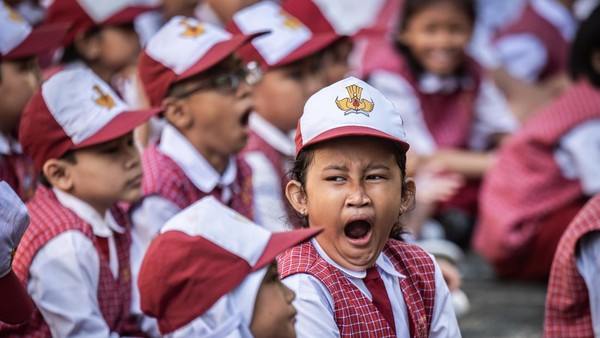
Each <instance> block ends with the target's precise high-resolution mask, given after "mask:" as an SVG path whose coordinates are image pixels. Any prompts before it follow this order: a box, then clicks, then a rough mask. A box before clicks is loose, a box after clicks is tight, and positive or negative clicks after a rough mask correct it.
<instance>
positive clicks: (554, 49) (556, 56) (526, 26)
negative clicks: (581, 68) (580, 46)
mask: <svg viewBox="0 0 600 338" xmlns="http://www.w3.org/2000/svg"><path fill="white" fill-rule="evenodd" d="M518 34H531V35H533V36H535V37H536V38H537V39H538V41H539V42H541V43H542V45H543V46H544V48H545V49H546V53H547V54H546V55H547V59H546V63H545V65H544V67H542V68H541V69H540V75H539V77H538V79H537V80H538V81H543V80H546V79H548V78H549V77H551V76H553V75H556V74H559V73H561V72H563V71H565V70H566V68H567V62H568V60H569V51H570V48H569V46H570V42H569V41H567V40H565V38H564V37H563V35H562V34H561V32H560V31H559V29H558V28H557V27H556V26H554V25H553V24H552V23H550V22H549V21H548V20H546V18H544V17H543V16H541V15H540V14H539V13H538V12H537V11H535V9H534V8H533V7H532V5H531V4H527V5H525V7H524V8H523V11H522V12H521V16H520V17H519V18H518V19H517V20H516V21H515V22H513V23H512V24H510V25H508V26H507V27H506V28H504V29H503V30H501V31H500V32H499V33H498V34H497V35H496V36H495V37H494V40H495V41H498V40H500V39H502V38H503V37H506V36H510V35H518Z"/></svg>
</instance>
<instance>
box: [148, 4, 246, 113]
mask: <svg viewBox="0 0 600 338" xmlns="http://www.w3.org/2000/svg"><path fill="white" fill-rule="evenodd" d="M254 36H255V35H243V34H238V35H232V34H231V33H229V32H227V31H225V30H223V29H222V28H220V27H217V26H215V25H212V24H209V23H201V22H200V21H198V20H196V19H193V18H186V17H183V16H176V17H174V18H172V19H171V20H169V22H167V23H166V24H165V25H164V26H163V27H162V28H161V29H160V30H159V31H158V32H157V33H156V34H154V35H153V36H152V38H151V39H150V40H149V41H148V43H147V44H146V47H145V48H144V50H143V51H142V54H141V56H140V59H139V62H138V70H139V74H140V79H141V81H142V84H143V86H144V90H145V91H146V95H147V96H148V100H149V101H150V105H151V106H159V105H160V104H161V103H162V100H163V99H164V98H165V95H166V94H167V90H168V89H169V86H170V85H171V84H173V83H175V82H178V81H181V80H184V79H187V78H189V77H192V76H194V75H197V74H200V73H202V72H203V71H205V70H207V69H209V68H210V67H212V66H214V65H216V64H217V63H218V62H220V61H222V60H224V59H225V58H226V57H228V56H229V55H231V54H232V53H234V52H235V51H236V50H238V49H239V48H240V47H241V46H243V45H244V44H245V43H246V42H248V41H249V40H250V39H252V38H253V37H254Z"/></svg>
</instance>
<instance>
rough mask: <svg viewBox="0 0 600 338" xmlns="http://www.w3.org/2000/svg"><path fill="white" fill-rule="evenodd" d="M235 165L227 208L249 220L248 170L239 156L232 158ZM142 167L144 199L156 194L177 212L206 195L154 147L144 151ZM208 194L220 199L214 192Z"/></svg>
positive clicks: (251, 210)
mask: <svg viewBox="0 0 600 338" xmlns="http://www.w3.org/2000/svg"><path fill="white" fill-rule="evenodd" d="M236 164H237V170H238V171H237V177H236V181H235V183H234V186H233V196H232V199H231V201H230V202H229V203H228V206H229V207H230V208H232V209H234V210H236V211H237V212H239V213H241V214H242V215H244V216H246V217H248V218H249V219H254V204H253V203H254V200H253V193H252V171H251V169H250V166H249V165H248V164H247V163H246V161H244V160H243V159H242V158H241V157H239V156H238V157H237V158H236ZM142 167H143V170H144V181H143V184H142V193H143V195H144V196H150V195H160V196H162V197H164V198H166V199H167V200H169V201H171V202H173V203H174V204H175V205H176V206H178V207H179V208H180V209H184V208H186V207H188V206H190V205H191V204H192V203H194V202H196V201H198V200H199V199H201V198H203V197H205V196H207V195H209V194H207V193H205V192H203V191H201V190H200V189H198V188H197V187H196V186H195V185H194V183H193V182H192V181H191V180H190V179H189V177H187V175H186V174H185V172H184V171H183V170H182V169H181V168H180V167H179V166H178V165H177V163H175V161H173V160H172V159H171V158H170V157H168V156H167V155H165V154H163V153H162V152H160V151H159V150H158V147H157V145H152V146H149V147H148V148H147V149H146V150H145V151H144V155H143V156H142ZM210 194H211V195H213V196H215V197H216V198H217V199H219V200H221V198H220V197H221V196H220V194H219V193H218V192H217V191H216V189H215V190H214V191H213V192H211V193H210Z"/></svg>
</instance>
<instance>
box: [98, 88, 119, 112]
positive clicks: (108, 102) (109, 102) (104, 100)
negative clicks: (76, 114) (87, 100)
mask: <svg viewBox="0 0 600 338" xmlns="http://www.w3.org/2000/svg"><path fill="white" fill-rule="evenodd" d="M94 91H95V92H96V93H98V95H100V96H99V97H98V98H97V99H95V100H94V102H96V104H97V105H99V106H100V107H104V108H106V109H108V110H111V109H112V107H114V106H115V99H113V98H112V96H110V94H106V93H105V92H103V91H102V88H100V86H99V85H94Z"/></svg>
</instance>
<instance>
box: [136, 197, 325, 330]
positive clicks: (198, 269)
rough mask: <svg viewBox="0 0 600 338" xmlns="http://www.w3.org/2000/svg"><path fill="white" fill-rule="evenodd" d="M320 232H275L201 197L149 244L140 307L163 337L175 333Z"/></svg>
mask: <svg viewBox="0 0 600 338" xmlns="http://www.w3.org/2000/svg"><path fill="white" fill-rule="evenodd" d="M321 230H322V229H302V230H294V231H289V232H281V233H271V232H269V231H268V230H266V229H264V228H262V227H260V226H258V225H256V224H254V223H252V222H251V221H249V220H248V219H246V218H245V217H244V216H242V215H241V214H239V213H237V212H235V211H234V210H232V209H229V208H228V207H226V206H224V205H223V204H221V203H220V202H219V201H217V200H216V199H215V198H214V197H212V196H209V197H206V198H203V199H201V200H200V201H198V202H196V203H195V204H193V205H191V206H190V207H188V208H187V209H185V210H183V211H181V212H180V213H179V214H177V215H175V216H174V217H173V218H171V219H170V220H169V221H168V222H167V223H166V224H165V226H164V227H163V229H162V230H161V234H160V235H159V236H158V237H156V239H154V240H153V241H152V243H151V244H150V247H149V248H148V251H147V252H146V254H145V256H144V260H143V262H142V265H141V268H140V272H139V278H138V286H139V290H140V298H141V308H142V310H143V311H144V313H146V314H148V315H150V316H152V317H155V318H156V319H157V320H158V326H159V329H160V331H161V332H162V333H163V334H166V333H170V332H173V331H175V330H177V329H179V328H181V327H183V326H185V325H187V324H189V323H190V322H192V321H193V320H194V319H196V318H197V317H200V316H202V315H203V314H204V313H206V311H208V310H209V309H210V308H211V307H212V306H213V305H214V304H215V303H216V302H217V301H218V300H219V299H220V298H221V297H223V296H225V295H226V294H228V293H230V292H231V291H233V290H234V289H236V287H238V286H239V285H240V284H242V283H243V281H244V280H245V279H246V278H247V276H248V275H250V274H251V273H252V272H254V271H257V270H259V269H261V268H263V267H264V266H266V265H267V264H269V263H270V262H272V261H273V260H274V259H275V257H276V256H277V255H278V254H279V253H281V252H283V251H284V250H286V249H288V248H290V247H292V246H294V245H296V244H299V243H302V242H304V241H306V240H308V239H310V238H311V237H313V236H315V235H316V234H318V233H319V232H321ZM247 297H256V294H253V295H247ZM252 302H253V300H252Z"/></svg>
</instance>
